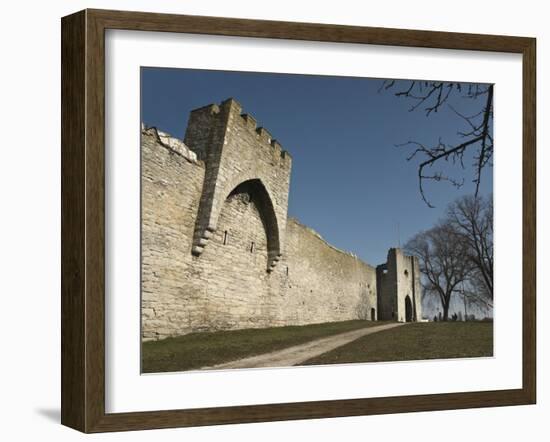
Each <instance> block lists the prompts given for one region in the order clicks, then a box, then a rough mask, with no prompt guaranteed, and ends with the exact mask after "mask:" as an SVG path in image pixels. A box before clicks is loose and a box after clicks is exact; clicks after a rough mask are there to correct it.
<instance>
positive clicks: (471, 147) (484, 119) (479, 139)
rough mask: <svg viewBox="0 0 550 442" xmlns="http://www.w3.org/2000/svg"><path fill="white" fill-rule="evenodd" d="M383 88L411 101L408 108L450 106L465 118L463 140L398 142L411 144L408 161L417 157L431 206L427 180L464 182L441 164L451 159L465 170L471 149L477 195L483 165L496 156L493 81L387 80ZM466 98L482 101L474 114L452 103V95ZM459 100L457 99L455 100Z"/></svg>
mask: <svg viewBox="0 0 550 442" xmlns="http://www.w3.org/2000/svg"><path fill="white" fill-rule="evenodd" d="M380 89H381V90H388V89H392V90H394V91H395V92H394V94H395V96H396V97H399V98H404V99H408V100H409V101H412V105H411V106H410V108H409V111H411V112H412V111H415V110H417V109H421V110H423V111H424V112H425V113H426V116H430V115H431V114H432V113H437V112H438V111H439V110H441V109H442V107H444V106H447V107H449V108H450V109H451V110H452V111H453V112H454V113H455V114H456V116H457V117H458V118H459V119H460V120H462V121H463V122H464V127H465V129H463V130H458V131H457V134H458V135H459V136H460V138H461V142H458V143H454V144H446V143H444V142H443V140H442V136H439V138H438V141H437V142H436V143H434V144H432V145H426V144H423V143H421V142H419V141H417V140H409V141H407V142H406V143H402V144H400V145H399V146H404V147H408V148H412V149H413V150H412V153H411V154H410V155H409V157H408V158H407V160H408V161H411V160H413V159H416V158H418V159H419V163H418V186H419V190H420V195H421V196H422V199H423V200H424V202H425V203H426V204H427V205H428V206H429V207H434V206H433V205H432V204H431V203H430V201H429V199H428V198H427V196H426V193H425V190H424V182H425V181H447V182H449V183H451V184H452V185H454V186H455V187H461V186H462V185H463V184H464V178H462V180H460V179H457V178H453V177H451V176H449V175H447V174H445V173H444V172H443V171H442V169H441V168H440V167H438V166H441V165H443V164H448V163H449V162H450V163H451V164H453V165H455V166H458V167H460V168H461V169H462V170H464V169H465V168H466V166H465V154H466V153H467V152H468V153H469V152H472V159H473V164H472V165H471V167H472V168H473V174H474V178H473V183H474V185H475V195H476V196H477V195H478V192H479V186H480V183H481V175H482V171H483V169H484V168H485V167H486V166H487V165H491V164H492V163H491V162H492V158H493V136H492V125H493V85H483V84H464V83H452V82H442V81H420V80H385V81H384V82H383V84H382V86H381V88H380ZM455 98H464V99H469V100H477V101H479V110H478V111H476V112H474V113H473V114H471V115H465V114H463V113H461V112H459V111H458V110H457V109H456V108H455V106H454V105H453V104H452V102H453V99H455ZM454 101H455V102H456V100H454Z"/></svg>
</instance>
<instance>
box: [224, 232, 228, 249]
mask: <svg viewBox="0 0 550 442" xmlns="http://www.w3.org/2000/svg"><path fill="white" fill-rule="evenodd" d="M227 236H228V235H227V230H226V231H224V232H223V245H224V246H225V245H226V244H227Z"/></svg>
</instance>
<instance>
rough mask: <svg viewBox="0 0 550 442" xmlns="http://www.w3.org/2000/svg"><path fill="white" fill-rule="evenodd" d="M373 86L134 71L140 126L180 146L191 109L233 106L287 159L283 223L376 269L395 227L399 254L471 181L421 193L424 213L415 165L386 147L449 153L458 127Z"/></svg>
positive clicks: (460, 103)
mask: <svg viewBox="0 0 550 442" xmlns="http://www.w3.org/2000/svg"><path fill="white" fill-rule="evenodd" d="M381 84H382V80H380V79H367V78H349V77H329V76H312V75H287V74H268V73H245V72H226V71H204V70H187V69H160V68H143V69H142V91H141V92H142V95H141V102H142V111H141V112H142V120H143V122H144V123H145V124H146V125H148V126H156V127H158V128H159V129H161V130H163V131H165V132H168V133H170V134H171V135H173V136H176V137H178V138H183V135H184V133H185V128H186V125H187V118H188V115H189V112H190V111H191V110H192V109H195V108H198V107H201V106H204V105H207V104H210V103H219V102H221V101H223V100H224V99H226V98H228V97H233V98H235V99H236V100H237V101H238V102H239V103H240V104H241V105H242V107H243V111H244V112H246V113H250V114H252V115H253V116H254V117H255V118H256V120H257V121H258V125H261V126H264V127H266V129H268V130H269V131H270V133H271V134H272V135H273V136H274V138H276V139H277V140H279V141H280V143H281V144H282V145H283V148H284V149H286V150H288V151H289V152H290V154H291V155H292V158H293V168H292V176H291V185H290V197H289V209H288V212H289V216H293V217H295V218H297V219H298V220H299V221H300V222H302V223H304V224H306V225H308V226H310V227H312V228H313V229H315V230H316V231H317V232H318V233H319V234H321V235H322V236H323V237H324V238H325V239H326V240H327V241H329V242H330V243H332V244H333V245H335V246H336V247H338V248H341V249H344V250H349V251H351V252H353V253H356V254H357V255H358V256H359V257H360V258H362V259H363V260H364V261H366V262H368V263H369V264H371V265H377V264H380V263H382V262H385V260H386V254H387V251H388V249H389V248H390V247H395V246H397V244H398V233H397V232H398V225H399V231H400V240H401V245H403V244H404V243H405V242H406V241H407V240H408V239H409V238H410V237H412V236H413V235H414V234H415V233H417V232H419V231H421V230H424V229H427V228H429V227H431V226H432V225H433V224H434V223H435V222H436V221H437V220H438V218H440V217H441V216H442V214H443V212H444V210H445V206H446V205H447V204H448V203H449V202H451V201H452V200H453V199H455V198H457V197H458V196H460V195H462V194H466V193H473V192H474V185H473V184H472V183H471V179H472V174H471V173H466V174H465V175H464V176H465V179H466V182H465V185H464V186H463V187H462V188H461V189H459V190H457V189H455V188H454V187H452V186H450V185H448V184H445V183H442V182H440V183H435V184H427V185H426V191H427V195H428V196H429V198H430V200H431V202H432V203H433V204H434V205H435V206H436V208H434V209H432V208H429V207H427V206H426V204H425V203H424V202H423V201H422V199H421V197H420V194H419V191H418V180H417V162H412V161H411V162H408V161H407V156H408V154H410V150H409V149H405V148H398V147H395V145H396V144H400V143H403V142H406V141H408V140H415V141H419V142H423V143H426V144H433V143H436V142H437V140H438V138H439V137H440V136H441V137H442V139H443V141H444V142H447V143H452V142H456V141H458V140H459V138H458V136H457V130H466V129H467V127H465V126H464V123H463V122H462V121H461V120H460V119H459V118H458V117H457V116H456V115H455V114H454V113H453V112H452V111H451V110H450V109H448V108H445V109H443V110H442V111H440V112H438V113H437V114H434V113H432V114H431V115H430V116H429V117H426V116H425V113H424V112H422V111H421V110H420V109H418V110H416V111H414V112H409V108H410V106H411V102H410V101H408V100H407V99H400V98H398V97H395V96H394V94H393V92H392V91H391V90H389V91H382V92H379V88H380V86H381ZM452 104H453V105H454V106H455V108H457V109H458V110H460V111H461V112H463V113H465V114H469V113H472V114H473V113H475V112H478V111H479V109H480V106H482V103H481V101H479V102H476V101H472V100H468V99H463V98H460V97H458V96H457V98H456V99H455V100H453V101H452ZM471 160H472V158H471V157H470V158H468V159H467V160H466V166H467V167H468V166H469V165H470V164H471ZM450 170H452V169H450ZM455 170H456V169H455ZM457 172H459V171H458V170H457ZM460 173H462V172H460ZM459 176H462V175H460V174H459ZM492 186H493V183H492V168H486V171H485V172H484V174H483V176H482V186H481V193H483V194H486V193H489V192H492Z"/></svg>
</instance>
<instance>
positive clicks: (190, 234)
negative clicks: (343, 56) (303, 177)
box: [141, 99, 421, 340]
mask: <svg viewBox="0 0 550 442" xmlns="http://www.w3.org/2000/svg"><path fill="white" fill-rule="evenodd" d="M141 164H142V173H141V183H142V186H141V187H142V190H141V192H142V195H141V203H142V207H141V216H142V225H141V229H142V240H141V241H142V242H141V254H142V265H141V279H142V281H141V282H142V284H141V288H142V338H143V339H144V340H152V339H162V338H165V337H169V336H177V335H184V334H187V333H191V332H197V331H212V330H229V329H240V328H260V327H273V326H285V325H305V324H313V323H322V322H332V321H345V320H351V319H366V320H377V319H394V320H398V321H406V320H420V318H421V310H420V309H421V302H420V298H421V287H420V279H419V269H418V261H417V260H416V259H413V258H411V257H409V256H406V255H404V254H403V253H402V252H401V250H399V249H390V251H389V252H388V262H387V263H386V264H383V265H381V266H378V267H377V268H375V267H372V266H370V265H369V264H366V263H364V262H363V261H361V260H360V259H358V258H357V257H356V256H355V255H353V254H350V253H348V252H344V251H341V250H338V249H337V248H335V247H333V246H331V245H330V244H328V243H327V242H326V241H325V240H324V239H323V238H322V237H321V236H320V235H319V234H317V233H316V232H315V231H313V230H312V229H310V228H308V227H306V226H304V225H302V224H300V223H299V222H298V221H297V220H295V219H292V218H288V217H287V207H288V192H289V185H290V174H291V168H292V158H291V156H290V155H289V154H288V152H286V151H284V150H283V149H282V147H281V145H280V144H279V143H278V142H277V141H276V140H275V139H274V138H273V137H272V136H271V134H270V133H269V132H268V131H267V130H266V129H264V128H258V127H257V125H256V120H255V119H254V118H253V117H252V116H250V115H246V114H242V109H241V106H240V105H239V103H237V102H236V101H235V100H233V99H228V100H226V101H224V102H222V103H221V104H220V105H216V104H212V105H209V106H205V107H202V108H200V109H196V110H194V111H192V112H191V115H190V117H189V122H188V126H187V131H186V135H185V139H184V141H181V140H178V139H176V138H173V137H171V136H169V135H168V134H165V133H163V132H160V131H158V130H156V129H155V128H146V127H142V132H141Z"/></svg>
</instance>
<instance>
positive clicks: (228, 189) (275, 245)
mask: <svg viewBox="0 0 550 442" xmlns="http://www.w3.org/2000/svg"><path fill="white" fill-rule="evenodd" d="M241 192H246V193H251V194H253V196H254V201H255V202H256V204H257V207H258V211H259V212H260V218H261V220H262V223H263V226H264V229H265V234H266V238H267V255H268V259H267V268H266V269H267V271H268V272H271V271H272V270H273V268H274V267H275V266H276V265H277V262H278V261H279V260H280V257H281V235H280V227H281V226H280V221H279V220H278V218H277V213H276V212H275V207H274V204H273V199H272V197H271V195H270V193H269V191H268V190H267V187H266V186H265V184H264V182H263V181H262V180H261V179H260V178H257V177H254V178H250V177H239V178H237V179H235V180H233V181H231V182H229V183H227V184H226V185H225V186H224V190H223V191H220V194H221V195H223V197H221V198H217V201H213V204H212V205H211V210H210V214H209V215H210V216H209V218H208V222H207V227H206V228H205V229H204V230H202V229H201V228H200V227H201V226H200V225H197V228H196V230H195V235H196V237H195V240H196V244H195V245H194V247H193V254H195V255H200V254H201V253H202V251H203V250H204V247H206V245H207V243H208V240H209V239H210V238H211V236H212V233H213V232H214V231H216V229H217V224H218V219H219V217H220V213H221V211H222V208H223V204H224V203H225V201H226V200H227V199H228V198H230V197H231V196H232V195H234V194H236V193H241ZM197 234H198V235H197ZM199 235H200V236H199Z"/></svg>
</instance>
